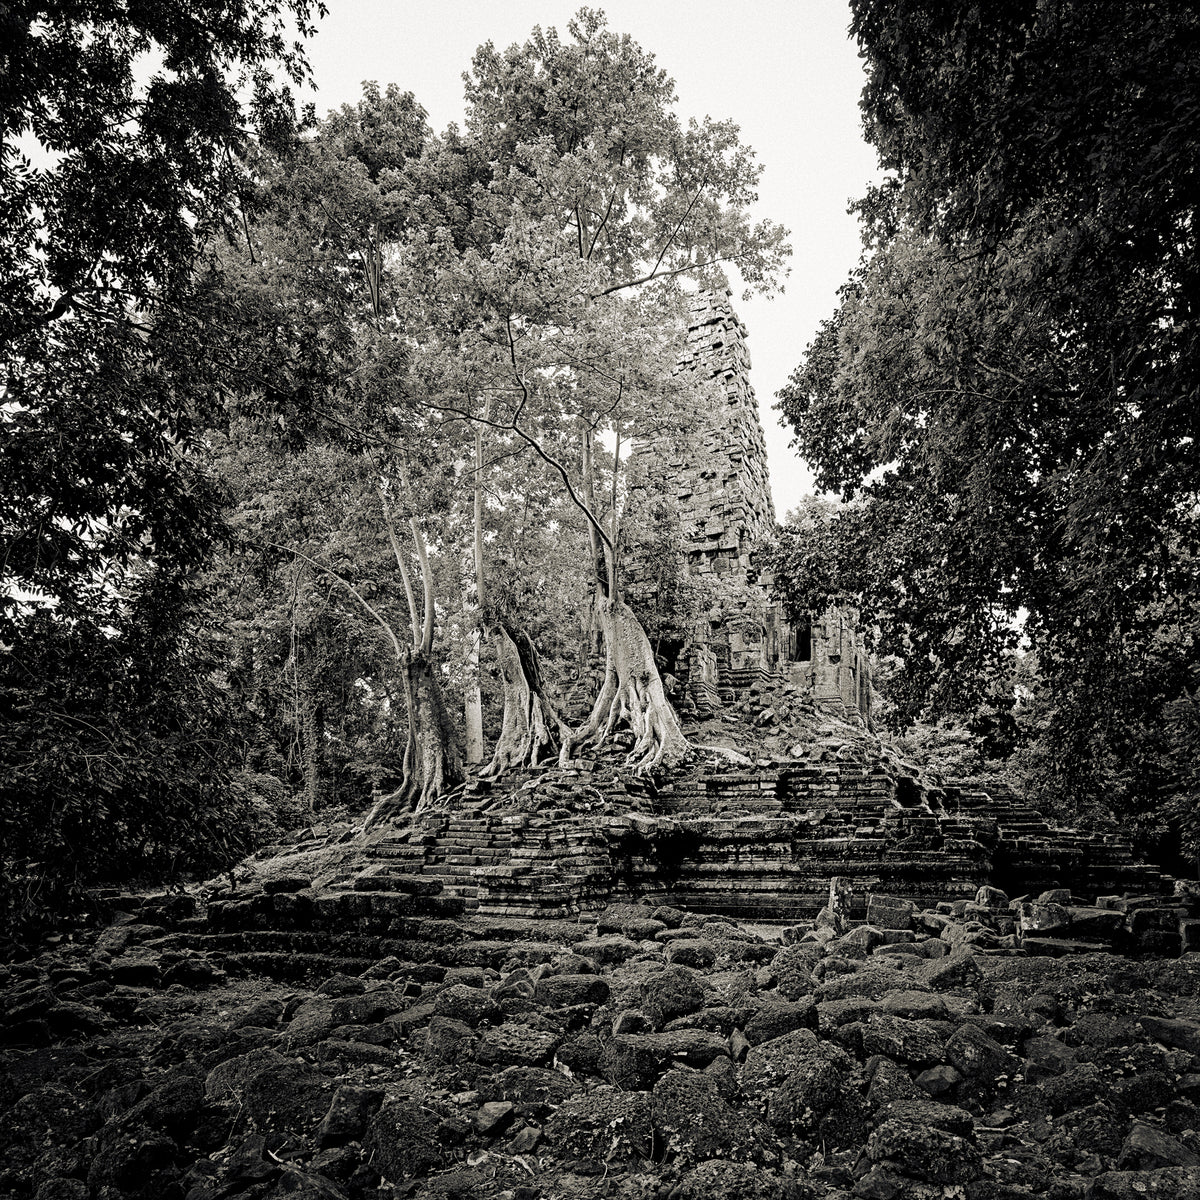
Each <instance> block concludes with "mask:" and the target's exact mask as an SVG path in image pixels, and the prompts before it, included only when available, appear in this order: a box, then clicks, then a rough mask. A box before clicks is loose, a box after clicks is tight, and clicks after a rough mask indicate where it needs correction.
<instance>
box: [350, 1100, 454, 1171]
mask: <svg viewBox="0 0 1200 1200" xmlns="http://www.w3.org/2000/svg"><path fill="white" fill-rule="evenodd" d="M363 1149H364V1150H365V1151H366V1152H367V1153H368V1154H370V1155H371V1156H372V1160H373V1162H374V1163H375V1165H376V1167H377V1168H378V1170H379V1172H380V1174H381V1175H382V1176H383V1178H384V1179H385V1180H386V1181H388V1182H390V1183H400V1182H401V1181H403V1180H404V1179H407V1178H409V1177H410V1176H413V1175H422V1174H424V1173H426V1172H427V1171H431V1170H433V1169H434V1168H436V1167H438V1166H440V1165H441V1162H442V1153H441V1151H440V1149H439V1147H438V1139H437V1122H436V1121H435V1120H434V1119H433V1117H431V1116H430V1115H429V1114H428V1113H426V1112H425V1110H424V1109H422V1108H421V1107H420V1106H419V1105H416V1104H413V1103H412V1102H411V1101H407V1100H389V1101H387V1103H385V1104H384V1105H383V1107H382V1108H381V1109H380V1110H379V1111H378V1112H377V1113H376V1114H375V1116H374V1117H372V1118H371V1123H370V1125H369V1126H368V1128H367V1133H366V1137H365V1138H364V1139H363Z"/></svg>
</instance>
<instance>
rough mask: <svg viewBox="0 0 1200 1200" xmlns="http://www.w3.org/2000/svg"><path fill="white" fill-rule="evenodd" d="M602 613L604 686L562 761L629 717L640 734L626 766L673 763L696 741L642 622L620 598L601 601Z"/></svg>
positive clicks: (568, 742) (638, 767) (599, 740)
mask: <svg viewBox="0 0 1200 1200" xmlns="http://www.w3.org/2000/svg"><path fill="white" fill-rule="evenodd" d="M598 615H599V619H600V628H601V630H602V631H603V633H604V645H605V653H606V662H605V672H604V686H603V687H602V688H601V689H600V695H599V696H598V697H597V698H596V703H595V705H594V706H593V708H592V714H591V716H590V717H589V718H588V720H587V722H586V724H584V726H583V727H582V728H581V729H579V730H577V731H576V732H574V733H572V734H571V736H570V737H569V738H568V739H566V740H564V742H563V748H562V752H561V754H560V761H561V762H564V763H565V762H566V761H567V760H568V759H570V758H571V757H572V756H573V755H574V752H575V750H576V748H577V747H579V746H580V745H582V744H583V743H585V742H588V741H592V740H593V739H594V741H595V743H596V744H597V745H601V744H603V743H604V742H605V741H606V740H607V739H608V738H609V737H610V736H611V734H612V732H613V730H614V729H615V728H616V727H617V724H618V722H620V721H625V722H627V723H628V725H629V728H630V729H632V730H633V734H634V737H635V739H636V741H635V742H634V745H633V749H632V750H631V751H630V752H629V756H628V758H626V760H625V762H626V765H627V766H631V767H634V768H635V769H636V770H638V771H649V770H651V769H653V768H654V767H658V766H663V765H666V766H674V765H675V764H677V763H679V762H681V761H682V760H683V759H684V758H686V757H687V755H688V753H689V752H690V751H691V749H692V746H691V745H690V743H689V742H688V740H687V738H685V737H684V736H683V730H682V729H681V728H680V727H679V718H678V717H677V716H676V715H675V710H674V709H673V708H672V707H671V704H670V701H668V700H667V696H666V692H665V691H664V690H663V684H662V678H661V677H660V676H659V673H658V667H657V665H656V664H655V662H654V652H653V651H652V650H651V648H650V642H649V641H648V640H647V638H646V634H645V632H644V631H643V630H642V626H641V623H640V622H639V621H638V619H637V617H635V616H634V614H633V610H632V609H631V608H630V607H629V605H627V604H625V603H623V602H622V601H620V600H613V599H606V600H603V601H601V603H600V604H599V606H598Z"/></svg>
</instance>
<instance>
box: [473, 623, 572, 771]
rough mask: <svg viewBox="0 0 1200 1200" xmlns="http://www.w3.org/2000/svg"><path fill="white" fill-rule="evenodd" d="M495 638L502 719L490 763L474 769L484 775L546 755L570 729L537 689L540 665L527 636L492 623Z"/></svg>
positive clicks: (533, 762)
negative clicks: (501, 696) (500, 686)
mask: <svg viewBox="0 0 1200 1200" xmlns="http://www.w3.org/2000/svg"><path fill="white" fill-rule="evenodd" d="M495 638H496V649H497V657H498V658H499V660H500V675H501V679H502V681H503V684H504V722H503V725H502V726H501V729H500V739H499V741H498V742H497V743H496V750H495V753H494V754H493V755H492V761H491V762H490V763H488V765H487V766H486V767H485V768H484V769H483V771H481V772H480V774H481V776H483V777H485V778H494V777H495V776H498V775H501V774H503V773H504V772H505V771H507V770H509V769H510V768H511V767H526V766H528V767H534V766H537V764H538V762H539V760H541V759H545V758H552V757H553V756H554V755H555V754H556V753H557V748H558V744H559V743H560V742H562V741H564V740H565V739H566V738H567V737H569V736H570V732H571V731H570V729H569V728H568V727H567V725H566V724H565V722H564V721H563V720H562V718H561V717H560V716H559V715H558V712H557V710H556V709H555V707H554V705H553V703H552V702H551V701H550V699H549V697H548V696H547V695H546V693H545V691H544V689H543V685H542V671H541V664H540V663H539V661H538V655H537V650H536V649H535V648H534V645H533V642H531V641H530V640H529V637H528V635H527V634H525V633H524V632H523V631H522V630H520V629H514V628H512V627H511V626H507V625H498V626H497V627H496V630H495Z"/></svg>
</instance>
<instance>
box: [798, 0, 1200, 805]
mask: <svg viewBox="0 0 1200 1200" xmlns="http://www.w3.org/2000/svg"><path fill="white" fill-rule="evenodd" d="M852 12H853V14H854V18H853V32H854V34H855V36H856V37H857V38H858V41H859V44H860V46H861V48H862V51H863V54H864V57H865V61H866V65H867V84H866V87H865V89H864V93H863V114H864V124H865V128H866V130H867V133H868V135H869V137H870V138H871V139H872V141H873V142H874V143H875V145H876V146H877V147H878V149H879V154H880V161H881V164H882V165H883V167H884V168H885V169H886V170H887V172H888V176H887V178H886V180H885V182H884V183H883V184H882V185H880V186H879V187H878V188H877V189H875V190H873V191H872V192H871V193H870V194H869V195H868V196H867V197H866V198H865V199H864V200H863V201H861V202H860V204H859V205H858V211H859V213H860V216H861V218H862V222H863V229H864V238H865V243H866V252H865V254H864V258H863V261H862V264H861V266H860V267H859V268H858V270H857V271H856V272H855V273H854V274H853V276H852V277H851V279H850V280H849V281H848V283H847V284H846V286H845V288H844V289H843V292H842V297H841V303H840V305H839V307H838V310H837V312H836V314H835V315H834V316H833V317H832V318H831V319H830V321H828V322H827V323H826V324H825V325H824V326H823V328H822V330H821V331H820V333H819V335H818V337H817V339H816V340H815V341H814V343H813V344H812V345H811V346H810V347H809V350H808V353H807V355H806V358H805V360H804V362H803V363H802V364H801V366H800V367H799V368H798V369H797V371H796V373H795V374H794V375H793V377H792V380H791V382H790V384H789V385H788V387H787V388H785V389H784V390H783V391H782V392H781V393H780V407H781V409H782V411H783V414H784V416H785V418H786V419H787V420H788V421H789V422H790V423H791V424H792V426H793V428H794V430H795V433H796V446H797V448H798V450H799V451H800V453H801V454H802V455H803V456H804V457H805V458H806V459H808V460H809V461H810V462H812V463H813V464H814V465H815V468H816V472H817V478H818V484H819V486H822V487H824V488H828V489H831V490H835V491H838V492H840V493H842V495H844V496H846V497H850V496H853V495H858V496H859V497H860V499H859V501H858V503H857V505H856V506H855V508H854V509H853V510H852V511H851V512H848V513H847V515H846V517H845V518H844V519H839V522H838V527H839V528H841V529H842V530H843V531H844V532H845V533H846V535H847V538H848V544H850V545H853V544H854V542H855V539H862V538H863V530H864V529H868V530H869V531H870V532H869V536H866V537H865V540H864V541H862V542H861V544H860V546H859V549H860V550H861V551H862V553H861V554H860V555H859V556H858V557H857V558H856V557H855V555H854V554H849V555H847V556H846V558H845V560H844V561H846V562H847V564H848V565H847V569H846V572H845V573H844V574H843V575H842V576H841V577H840V578H839V580H838V581H837V587H838V588H839V589H840V590H844V591H846V592H849V593H854V594H856V595H858V596H859V598H860V599H862V600H863V601H864V604H865V607H866V608H867V609H868V610H872V609H876V610H877V611H878V612H879V614H880V618H881V622H883V617H884V616H885V615H886V618H887V622H893V623H896V624H898V625H899V626H900V628H899V629H898V630H893V633H892V634H891V649H892V650H893V651H895V652H896V653H897V654H898V655H899V657H900V658H901V659H902V660H903V662H904V668H905V670H904V674H903V679H904V680H906V681H907V684H902V685H901V686H902V687H903V688H904V689H905V692H904V695H903V697H902V699H901V703H900V706H899V715H900V717H901V718H902V719H907V720H911V719H913V718H915V717H917V716H921V715H926V716H936V715H938V713H939V712H945V711H950V710H952V709H954V708H955V707H956V706H957V707H958V708H959V710H960V711H961V710H962V709H963V707H966V708H969V706H970V701H971V697H972V696H975V697H979V696H981V695H982V694H983V693H984V692H986V691H987V687H986V686H985V685H986V679H987V676H988V675H989V674H990V675H991V676H992V677H995V676H996V675H997V674H1002V673H1003V670H1004V656H1005V653H1006V651H1007V650H1008V649H1009V648H1010V647H1011V645H1012V643H1013V641H1014V633H1015V632H1016V631H1017V630H1018V628H1019V630H1020V632H1021V633H1023V634H1024V635H1025V636H1027V637H1028V638H1029V639H1031V641H1032V644H1033V646H1034V647H1035V648H1036V650H1037V652H1038V656H1039V663H1040V670H1041V674H1042V678H1043V680H1044V685H1045V687H1046V689H1047V694H1048V696H1049V697H1050V699H1049V701H1048V703H1049V709H1050V711H1049V713H1048V714H1047V716H1046V726H1045V728H1044V729H1043V730H1042V733H1043V735H1044V736H1045V738H1046V739H1048V741H1047V742H1046V744H1047V745H1054V746H1055V747H1056V755H1057V761H1058V763H1059V764H1060V769H1059V771H1058V772H1057V775H1058V778H1057V780H1056V781H1054V782H1053V784H1051V785H1048V786H1049V790H1050V791H1052V792H1057V794H1058V795H1059V796H1060V797H1066V798H1068V799H1069V800H1070V802H1071V803H1072V804H1075V805H1076V806H1077V807H1079V806H1082V807H1086V806H1087V805H1088V804H1091V803H1094V802H1097V801H1099V802H1101V804H1102V805H1103V804H1106V803H1108V802H1110V801H1112V800H1113V799H1114V797H1116V798H1117V799H1118V803H1119V798H1120V797H1121V796H1125V797H1127V798H1128V799H1129V801H1130V802H1136V803H1141V804H1143V805H1145V804H1147V803H1156V802H1157V801H1156V799H1155V796H1154V793H1155V789H1156V788H1157V787H1159V786H1160V785H1162V784H1163V783H1164V778H1163V773H1162V772H1161V771H1159V772H1158V773H1157V775H1155V774H1154V773H1149V774H1147V773H1146V772H1144V771H1142V770H1141V769H1140V768H1139V766H1138V763H1137V761H1136V758H1137V755H1136V753H1135V749H1134V746H1133V743H1132V742H1131V740H1130V738H1131V735H1130V730H1131V728H1132V727H1133V725H1134V724H1136V723H1137V722H1140V721H1144V720H1149V721H1150V722H1151V723H1153V721H1154V720H1155V717H1154V715H1153V714H1155V713H1158V712H1160V711H1161V709H1162V706H1163V705H1164V704H1169V703H1173V702H1175V701H1177V700H1182V699H1184V698H1186V697H1189V696H1192V695H1194V688H1195V679H1194V672H1195V668H1196V647H1195V631H1196V609H1195V604H1196V595H1197V592H1196V574H1195V551H1196V545H1197V540H1196V539H1197V533H1198V528H1197V520H1198V517H1200V508H1198V500H1200V496H1198V490H1200V460H1198V459H1197V432H1198V430H1197V422H1198V420H1200V404H1198V403H1197V401H1198V398H1200V397H1198V394H1197V388H1198V383H1200V359H1198V357H1197V355H1198V350H1200V342H1198V340H1197V329H1198V326H1197V321H1196V305H1197V302H1198V299H1200V294H1198V292H1197V285H1198V282H1200V277H1198V276H1197V253H1196V252H1197V245H1196V211H1197V201H1198V199H1200V190H1198V178H1197V167H1196V162H1197V149H1198V147H1197V130H1198V129H1200V124H1198V123H1197V120H1196V116H1197V112H1198V106H1200V66H1198V64H1200V58H1198V56H1197V49H1198V48H1200V47H1198V42H1197V39H1198V38H1200V17H1197V14H1196V12H1195V10H1194V6H1192V5H1189V4H1184V3H1165V4H1158V5H1153V6H1147V5H1144V4H1140V3H1132V2H1130V3H1115V4H1110V3H1100V2H1099V0H1095V2H1089V0H1063V2H1060V3H1051V4H1045V3H1034V2H1033V0H1030V2H1029V3H1018V4H1012V5H1003V6H981V5H975V4H968V3H965V2H963V3H946V4H941V3H939V4H934V3H911V2H906V3H903V4H900V3H891V2H887V3H885V2H875V0H855V2H854V3H853V4H852ZM889 597H890V599H889ZM897 601H898V603H897ZM887 622H883V623H884V624H886V623H887ZM918 635H919V636H918ZM903 638H908V639H909V641H910V645H909V646H908V647H905V646H902V645H901V644H900V642H901V640H902V639H903ZM931 667H936V671H934V670H932V669H931ZM942 672H950V673H952V674H954V673H957V675H958V676H959V686H957V687H952V688H946V687H943V686H941V685H940V683H938V682H937V681H936V680H935V678H934V675H935V674H937V673H942ZM964 684H965V685H966V686H963V685H964ZM1133 741H1136V738H1134V739H1133ZM1100 748H1103V752H1102V753H1101V752H1100ZM1179 767H1180V764H1178V763H1177V764H1176V767H1175V768H1173V769H1172V770H1173V771H1174V772H1175V774H1178V769H1179ZM1188 769H1194V767H1192V768H1188ZM1170 773H1171V772H1168V774H1170ZM1156 778H1157V780H1158V782H1157V783H1156V782H1155V779H1156ZM1106 791H1107V793H1108V795H1107V798H1106V797H1105V793H1106ZM1137 797H1140V800H1138V799H1137Z"/></svg>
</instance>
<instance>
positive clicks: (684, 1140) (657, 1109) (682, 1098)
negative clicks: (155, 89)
mask: <svg viewBox="0 0 1200 1200" xmlns="http://www.w3.org/2000/svg"><path fill="white" fill-rule="evenodd" d="M651 1112H652V1115H653V1121H654V1130H655V1133H656V1134H657V1135H658V1137H659V1139H660V1144H663V1145H665V1149H666V1152H667V1153H668V1154H670V1155H672V1156H673V1157H678V1158H679V1160H680V1161H681V1162H700V1161H703V1160H704V1159H708V1158H731V1159H737V1160H743V1161H744V1160H753V1159H759V1158H761V1157H762V1155H763V1153H764V1152H765V1151H767V1150H769V1148H770V1141H769V1138H767V1139H764V1136H763V1134H764V1133H765V1131H764V1130H762V1129H761V1128H756V1127H755V1126H753V1125H751V1124H750V1123H748V1122H747V1120H746V1118H745V1117H744V1116H743V1115H742V1114H741V1113H739V1112H737V1111H736V1110H735V1109H733V1108H731V1107H730V1106H729V1105H728V1104H727V1103H726V1102H725V1100H724V1099H722V1097H721V1095H720V1094H719V1092H718V1091H717V1086H716V1084H715V1082H714V1080H713V1079H712V1078H711V1077H708V1076H706V1074H705V1073H704V1072H699V1071H690V1070H686V1069H681V1068H676V1069H674V1070H671V1071H668V1072H667V1073H666V1074H665V1075H664V1076H663V1077H662V1078H661V1079H660V1080H659V1081H658V1082H657V1083H656V1084H655V1085H654V1090H653V1092H652V1093H651Z"/></svg>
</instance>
